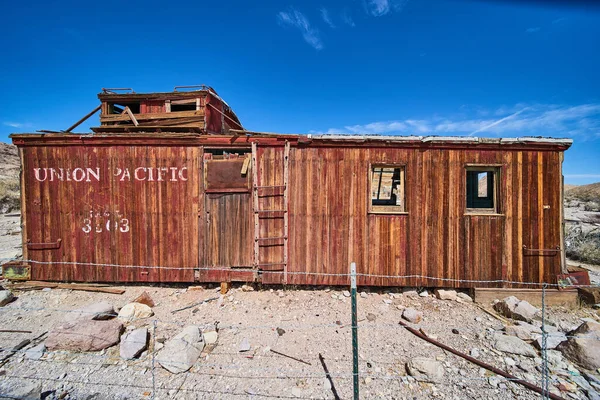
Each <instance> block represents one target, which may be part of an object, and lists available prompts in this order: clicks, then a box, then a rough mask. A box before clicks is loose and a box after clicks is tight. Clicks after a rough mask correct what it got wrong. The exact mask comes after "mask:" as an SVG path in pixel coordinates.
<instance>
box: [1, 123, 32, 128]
mask: <svg viewBox="0 0 600 400" xmlns="http://www.w3.org/2000/svg"><path fill="white" fill-rule="evenodd" d="M2 125H4V126H10V127H11V128H16V129H21V128H28V127H31V124H30V123H29V122H14V121H3V122H2Z"/></svg>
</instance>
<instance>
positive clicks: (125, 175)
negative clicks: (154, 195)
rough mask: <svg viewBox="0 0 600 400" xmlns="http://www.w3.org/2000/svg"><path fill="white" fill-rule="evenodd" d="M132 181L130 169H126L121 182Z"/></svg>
mask: <svg viewBox="0 0 600 400" xmlns="http://www.w3.org/2000/svg"><path fill="white" fill-rule="evenodd" d="M126 179H127V180H128V181H131V174H130V173H129V168H125V169H124V170H123V175H121V182H124V181H125V180H126Z"/></svg>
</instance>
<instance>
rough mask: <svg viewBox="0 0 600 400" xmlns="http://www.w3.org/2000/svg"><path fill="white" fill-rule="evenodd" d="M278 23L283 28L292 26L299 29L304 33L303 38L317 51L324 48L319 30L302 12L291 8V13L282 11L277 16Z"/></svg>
mask: <svg viewBox="0 0 600 400" xmlns="http://www.w3.org/2000/svg"><path fill="white" fill-rule="evenodd" d="M277 21H278V22H279V24H280V25H282V26H290V27H293V28H296V29H298V30H299V31H300V32H301V33H302V37H303V38H304V40H305V41H306V43H308V44H309V45H311V46H312V47H314V48H315V49H317V50H321V49H322V48H323V41H322V40H321V35H320V33H319V30H318V29H315V28H313V27H312V26H311V25H310V22H309V21H308V19H307V18H306V17H305V16H304V14H302V13H301V12H300V11H298V10H296V9H294V8H290V10H289V11H280V12H279V13H278V14H277Z"/></svg>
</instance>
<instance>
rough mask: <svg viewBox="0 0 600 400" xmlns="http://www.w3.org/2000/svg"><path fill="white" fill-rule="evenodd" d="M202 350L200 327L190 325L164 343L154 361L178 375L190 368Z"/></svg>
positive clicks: (202, 342)
mask: <svg viewBox="0 0 600 400" xmlns="http://www.w3.org/2000/svg"><path fill="white" fill-rule="evenodd" d="M203 349H204V340H203V338H202V332H201V331H200V327H199V326H196V325H190V326H186V327H185V328H184V329H183V330H182V331H181V332H180V333H179V334H177V335H176V336H175V337H173V338H172V339H170V340H169V341H167V342H166V343H165V346H164V347H163V348H162V349H161V350H160V351H159V352H158V354H157V356H156V360H157V361H158V363H159V364H160V365H161V366H162V367H163V368H164V369H166V370H167V371H169V372H171V373H173V374H178V373H181V372H186V371H187V370H189V369H190V368H192V366H193V365H194V364H195V363H196V361H198V358H199V357H200V353H202V350H203Z"/></svg>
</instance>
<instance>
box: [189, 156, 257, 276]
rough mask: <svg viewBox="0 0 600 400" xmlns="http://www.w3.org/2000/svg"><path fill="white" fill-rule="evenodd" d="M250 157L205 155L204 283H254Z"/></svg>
mask: <svg viewBox="0 0 600 400" xmlns="http://www.w3.org/2000/svg"><path fill="white" fill-rule="evenodd" d="M250 161H251V158H250V154H249V153H245V152H244V151H239V152H236V151H235V150H231V151H222V152H221V151H212V152H207V153H205V155H204V205H205V214H206V215H205V216H204V217H205V218H204V221H205V224H204V225H205V231H204V233H205V235H204V238H205V240H204V269H203V270H202V271H201V274H200V276H201V280H203V281H216V282H226V281H253V280H254V279H255V276H254V272H253V259H254V252H253V242H254V229H253V222H252V221H253V209H252V195H251V186H252V179H251V176H252V174H251V172H250V169H251V165H250Z"/></svg>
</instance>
